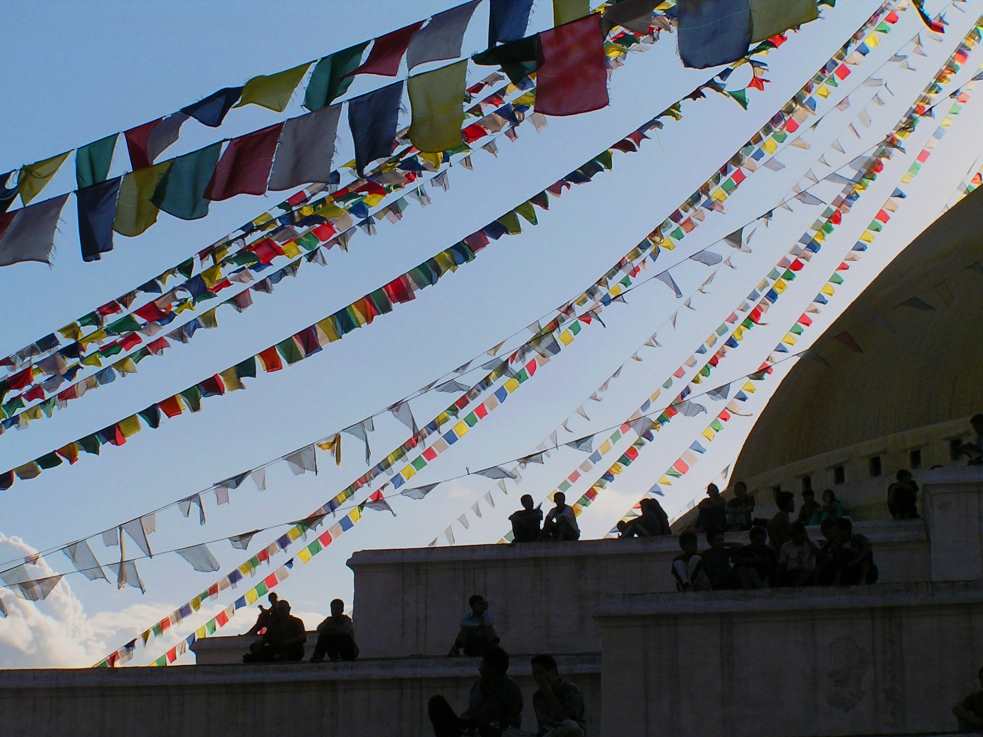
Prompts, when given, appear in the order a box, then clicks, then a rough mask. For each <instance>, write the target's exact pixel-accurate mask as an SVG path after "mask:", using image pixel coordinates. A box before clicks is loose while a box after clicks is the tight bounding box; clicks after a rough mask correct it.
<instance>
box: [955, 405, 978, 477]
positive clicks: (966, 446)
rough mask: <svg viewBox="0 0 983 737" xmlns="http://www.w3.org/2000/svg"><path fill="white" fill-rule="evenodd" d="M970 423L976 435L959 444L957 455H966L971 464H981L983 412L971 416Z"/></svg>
mask: <svg viewBox="0 0 983 737" xmlns="http://www.w3.org/2000/svg"><path fill="white" fill-rule="evenodd" d="M969 425H970V427H971V428H972V429H973V434H974V436H975V437H973V438H971V439H970V440H968V441H966V442H965V443H962V444H961V445H960V446H959V448H958V449H957V450H956V457H959V456H965V457H966V459H967V460H968V461H969V465H970V466H979V465H980V464H983V414H975V415H973V416H972V417H971V418H969Z"/></svg>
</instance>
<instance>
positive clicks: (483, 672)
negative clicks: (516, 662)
mask: <svg viewBox="0 0 983 737" xmlns="http://www.w3.org/2000/svg"><path fill="white" fill-rule="evenodd" d="M508 672H509V656H508V654H507V653H506V652H505V651H504V650H502V648H500V647H493V648H491V649H489V650H488V652H486V653H485V654H484V656H483V657H482V659H481V665H480V666H479V668H478V674H479V678H478V680H477V681H475V683H474V685H473V686H472V687H471V695H470V696H469V697H468V708H467V709H465V710H464V711H463V712H462V713H461V714H460V716H459V715H458V714H457V713H456V712H455V711H454V709H453V708H451V705H450V704H448V703H447V699H445V698H444V697H443V696H431V697H430V703H429V704H428V705H427V711H428V713H429V716H430V722H431V724H433V733H434V737H461V735H463V734H465V732H466V731H468V730H472V729H476V730H477V731H478V735H479V737H501V735H502V733H503V732H504V731H505V730H506V729H508V728H510V727H514V728H516V729H518V728H519V727H521V726H522V692H521V691H520V690H519V687H518V686H517V685H515V681H513V680H512V679H511V678H509V676H508Z"/></svg>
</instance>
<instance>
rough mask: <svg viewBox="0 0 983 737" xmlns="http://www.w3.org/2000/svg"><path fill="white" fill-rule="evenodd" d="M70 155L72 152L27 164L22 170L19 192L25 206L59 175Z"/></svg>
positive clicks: (18, 183) (18, 184)
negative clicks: (59, 170)
mask: <svg viewBox="0 0 983 737" xmlns="http://www.w3.org/2000/svg"><path fill="white" fill-rule="evenodd" d="M69 153H71V152H70V151H66V152H65V153H63V154H58V155H57V156H52V157H51V158H50V159H44V160H43V161H35V162H34V163H33V164H27V165H26V166H24V167H22V168H21V170H20V179H19V180H18V182H17V191H18V192H19V193H20V198H21V199H22V200H23V201H24V204H25V205H26V204H27V203H28V202H30V201H31V200H33V199H34V198H35V197H37V196H38V193H39V192H40V191H41V190H42V189H44V188H45V186H46V185H47V184H48V182H50V181H51V178H52V177H53V176H54V175H55V174H57V173H58V169H59V168H60V167H61V165H62V164H63V163H65V159H67V158H68V154H69Z"/></svg>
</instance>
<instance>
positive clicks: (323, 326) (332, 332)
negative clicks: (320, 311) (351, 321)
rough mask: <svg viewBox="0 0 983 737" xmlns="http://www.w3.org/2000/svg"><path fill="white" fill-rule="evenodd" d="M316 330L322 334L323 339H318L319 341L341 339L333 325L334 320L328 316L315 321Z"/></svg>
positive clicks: (329, 341) (330, 341)
mask: <svg viewBox="0 0 983 737" xmlns="http://www.w3.org/2000/svg"><path fill="white" fill-rule="evenodd" d="M317 329H318V331H319V332H320V333H321V334H322V335H324V340H323V341H318V342H320V343H323V342H328V343H332V342H334V341H336V340H341V336H340V335H338V329H337V327H336V326H335V321H334V320H333V319H331V318H330V317H326V318H324V319H323V320H321V321H319V322H318V323H317Z"/></svg>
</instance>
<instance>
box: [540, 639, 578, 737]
mask: <svg viewBox="0 0 983 737" xmlns="http://www.w3.org/2000/svg"><path fill="white" fill-rule="evenodd" d="M532 677H533V680H534V681H536V685H537V686H538V688H537V690H536V693H534V694H533V696H532V706H533V709H534V710H535V712H536V721H537V723H538V725H539V732H538V734H539V735H542V737H584V730H585V728H586V720H585V719H584V697H583V695H582V694H581V693H580V689H579V688H577V687H576V686H575V685H574V684H572V683H571V682H570V681H568V680H566V679H565V678H563V677H561V676H560V671H559V669H558V668H557V667H556V660H554V659H553V656H552V655H536V656H535V657H533V659H532Z"/></svg>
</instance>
